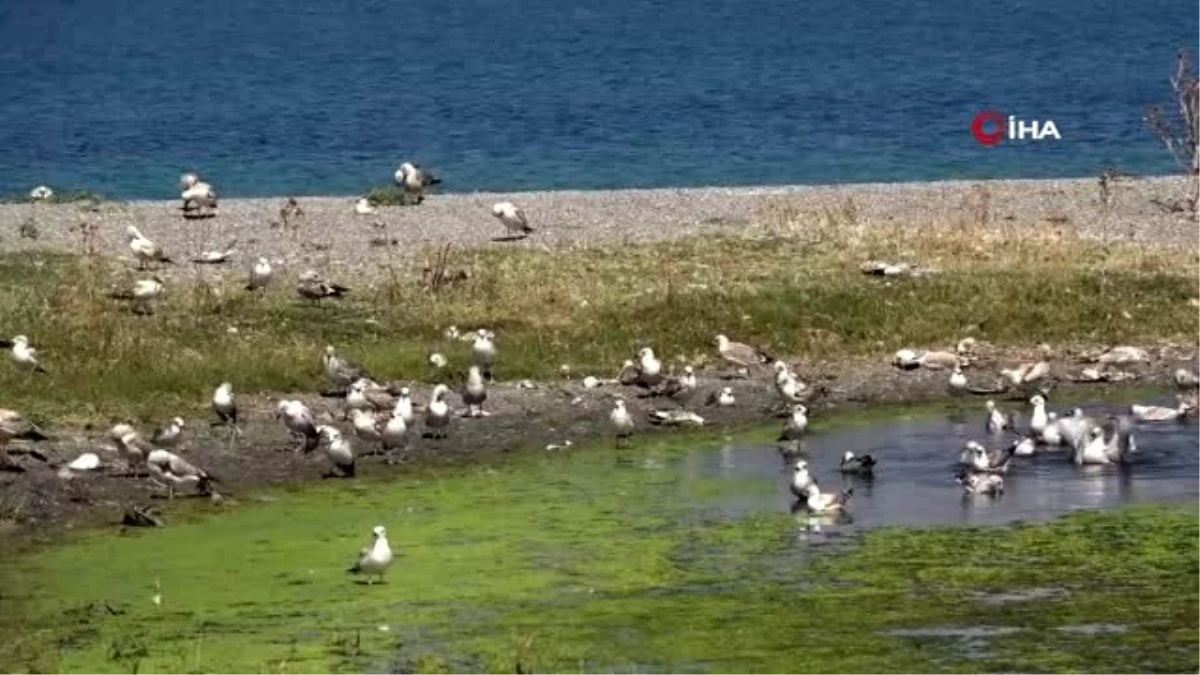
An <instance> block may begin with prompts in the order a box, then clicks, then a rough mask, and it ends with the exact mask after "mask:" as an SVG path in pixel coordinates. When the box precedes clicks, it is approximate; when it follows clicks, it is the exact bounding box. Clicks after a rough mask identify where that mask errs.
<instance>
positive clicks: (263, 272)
mask: <svg viewBox="0 0 1200 675" xmlns="http://www.w3.org/2000/svg"><path fill="white" fill-rule="evenodd" d="M272 272H273V270H272V269H271V261H270V260H267V259H266V258H263V257H259V259H258V260H257V261H255V263H254V265H252V266H251V267H250V279H249V280H248V281H247V282H246V290H248V291H256V290H258V289H260V288H266V287H267V285H268V284H270V283H271V274H272Z"/></svg>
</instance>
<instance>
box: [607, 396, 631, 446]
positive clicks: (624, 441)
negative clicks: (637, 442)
mask: <svg viewBox="0 0 1200 675" xmlns="http://www.w3.org/2000/svg"><path fill="white" fill-rule="evenodd" d="M608 419H609V421H610V422H612V425H613V428H614V429H616V431H617V447H618V448H620V447H623V446H625V445H628V444H629V437H630V436H632V435H633V417H631V416H630V415H629V411H628V410H627V409H626V408H625V401H624V400H623V399H617V400H616V401H614V402H613V409H612V412H610V413H609V414H608Z"/></svg>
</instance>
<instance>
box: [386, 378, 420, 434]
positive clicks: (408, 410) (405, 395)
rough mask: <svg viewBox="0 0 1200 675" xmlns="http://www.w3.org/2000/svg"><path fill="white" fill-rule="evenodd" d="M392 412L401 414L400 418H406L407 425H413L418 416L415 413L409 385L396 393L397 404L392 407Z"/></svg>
mask: <svg viewBox="0 0 1200 675" xmlns="http://www.w3.org/2000/svg"><path fill="white" fill-rule="evenodd" d="M392 414H393V415H399V416H400V419H402V420H404V424H405V426H409V427H411V426H412V425H413V421H414V420H415V419H416V417H415V416H414V415H413V401H412V392H410V391H409V390H408V387H401V388H400V392H399V393H398V394H396V405H395V406H394V407H392Z"/></svg>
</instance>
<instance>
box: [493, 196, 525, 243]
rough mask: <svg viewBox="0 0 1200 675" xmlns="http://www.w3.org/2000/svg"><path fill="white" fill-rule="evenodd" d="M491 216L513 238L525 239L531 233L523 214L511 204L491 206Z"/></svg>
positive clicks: (502, 203) (503, 203) (504, 203)
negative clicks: (501, 224) (502, 225)
mask: <svg viewBox="0 0 1200 675" xmlns="http://www.w3.org/2000/svg"><path fill="white" fill-rule="evenodd" d="M492 215H493V216H494V217H495V218H497V219H498V220H499V221H500V222H501V223H503V224H504V229H505V230H507V231H508V233H509V234H510V235H512V236H515V237H527V236H529V235H530V234H532V233H533V228H532V227H530V226H529V219H528V218H526V217H525V212H524V211H522V210H521V209H519V208H517V205H516V204H513V203H512V202H497V203H495V204H494V205H492Z"/></svg>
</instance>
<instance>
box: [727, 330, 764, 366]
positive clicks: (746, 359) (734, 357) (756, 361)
mask: <svg viewBox="0 0 1200 675" xmlns="http://www.w3.org/2000/svg"><path fill="white" fill-rule="evenodd" d="M714 341H715V342H716V344H717V352H718V353H719V354H720V355H721V360H722V361H724V362H725V363H728V364H731V365H733V366H735V367H738V368H758V367H760V366H764V365H766V364H768V363H771V362H772V361H774V360H775V359H774V358H773V357H771V356H770V355H769V354H766V353H764V352H763V351H761V350H758V349H755V348H754V347H751V346H750V345H748V344H744V343H741V342H733V341H732V340H730V339H729V338H728V337H726V336H724V335H718V336H717V337H716V338H714Z"/></svg>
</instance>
